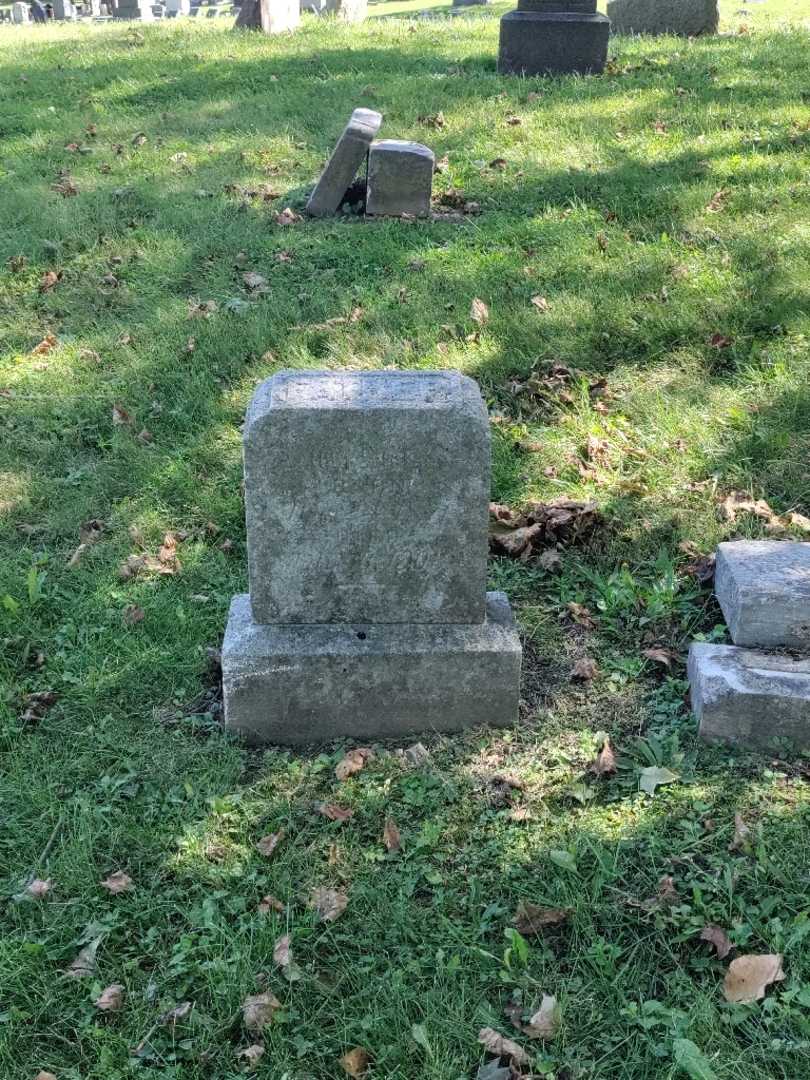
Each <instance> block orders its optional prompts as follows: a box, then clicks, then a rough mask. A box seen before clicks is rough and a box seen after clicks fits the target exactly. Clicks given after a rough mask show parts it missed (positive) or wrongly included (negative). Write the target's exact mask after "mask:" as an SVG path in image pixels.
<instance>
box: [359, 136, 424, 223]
mask: <svg viewBox="0 0 810 1080" xmlns="http://www.w3.org/2000/svg"><path fill="white" fill-rule="evenodd" d="M435 163H436V158H435V155H434V153H433V151H432V150H429V149H428V148H427V147H426V146H422V144H421V143H416V142H405V141H403V140H402V139H382V140H380V142H375V143H372V144H371V149H370V150H369V154H368V184H367V186H366V213H367V214H368V215H369V216H371V217H381V216H386V215H387V216H389V217H402V215H403V214H407V215H409V216H411V217H427V216H428V215H429V214H430V196H431V192H432V190H433V169H434V166H435Z"/></svg>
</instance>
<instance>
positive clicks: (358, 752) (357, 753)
mask: <svg viewBox="0 0 810 1080" xmlns="http://www.w3.org/2000/svg"><path fill="white" fill-rule="evenodd" d="M373 757H374V752H373V751H372V750H370V749H369V748H368V747H367V746H360V747H357V748H356V749H354V750H347V751H346V753H345V755H344V756H343V757H342V758H341V760H340V761H339V762H338V763H337V765H336V766H335V776H336V777H337V778H338V780H346V779H348V777H350V776H353V775H354V774H355V773H359V772H360V770H361V769H362V768H364V766H365V764H366V762H367V761H369V760H370V759H371V758H373Z"/></svg>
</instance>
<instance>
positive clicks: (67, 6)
mask: <svg viewBox="0 0 810 1080" xmlns="http://www.w3.org/2000/svg"><path fill="white" fill-rule="evenodd" d="M52 2H53V17H54V19H57V20H58V21H59V22H62V21H64V20H65V19H75V18H76V9H75V8H74V6H73V4H72V3H71V2H70V0H52Z"/></svg>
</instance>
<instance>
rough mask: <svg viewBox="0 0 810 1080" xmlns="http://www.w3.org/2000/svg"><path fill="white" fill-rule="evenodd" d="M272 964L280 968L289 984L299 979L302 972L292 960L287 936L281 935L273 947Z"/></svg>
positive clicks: (288, 936)
mask: <svg viewBox="0 0 810 1080" xmlns="http://www.w3.org/2000/svg"><path fill="white" fill-rule="evenodd" d="M273 962H274V963H275V964H277V965H278V966H279V967H280V968H281V970H282V971H283V972H284V974H285V975H286V977H287V979H289V981H290V982H294V981H295V980H296V979H300V978H301V975H302V971H301V969H300V967H299V966H298V964H296V962H295V961H294V960H293V956H292V949H291V947H290V935H289V934H284V935H282V937H280V938H279V939H278V941H277V942H276V944H275V946H274V947H273Z"/></svg>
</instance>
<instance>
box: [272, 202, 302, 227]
mask: <svg viewBox="0 0 810 1080" xmlns="http://www.w3.org/2000/svg"><path fill="white" fill-rule="evenodd" d="M300 220H301V215H300V214H296V212H295V211H294V210H292V209H290V207H289V206H285V207H284V209H283V210H282V211H281V213H279V214H276V215H275V222H276V225H294V224H295V223H296V222H297V221H300Z"/></svg>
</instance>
